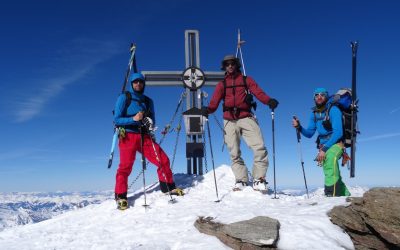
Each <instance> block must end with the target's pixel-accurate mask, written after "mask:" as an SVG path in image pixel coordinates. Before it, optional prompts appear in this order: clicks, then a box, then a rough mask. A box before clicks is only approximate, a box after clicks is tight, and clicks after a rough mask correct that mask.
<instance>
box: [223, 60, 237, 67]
mask: <svg viewBox="0 0 400 250" xmlns="http://www.w3.org/2000/svg"><path fill="white" fill-rule="evenodd" d="M224 66H225V67H228V66H236V62H235V61H229V62H226V63H224Z"/></svg>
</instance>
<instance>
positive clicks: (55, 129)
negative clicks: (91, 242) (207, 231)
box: [0, 0, 400, 191]
mask: <svg viewBox="0 0 400 250" xmlns="http://www.w3.org/2000/svg"><path fill="white" fill-rule="evenodd" d="M399 7H400V3H399V2H398V1H379V2H378V1H341V0H338V1H253V0H249V1H201V2H199V1H190V0H186V1H183V0H182V1H161V0H156V1H117V2H115V3H111V2H110V1H102V0H100V1H57V2H55V1H35V2H32V1H13V2H12V3H11V1H8V2H7V3H3V4H2V8H1V9H0V23H1V26H0V33H1V37H2V38H1V39H0V54H1V58H0V63H1V67H0V82H1V85H0V111H1V113H0V131H1V132H0V133H1V144H0V191H56V190H65V191H68V190H77V191H79V190H105V189H113V186H114V179H115V177H114V176H115V170H116V167H117V164H118V156H116V157H115V158H116V161H115V162H114V165H113V168H112V169H111V170H109V169H107V167H106V166H107V158H108V154H109V150H110V146H111V139H112V133H113V124H112V114H111V111H112V109H113V106H114V104H115V101H116V98H117V96H118V94H119V92H120V89H121V85H122V82H123V78H124V74H125V71H126V65H127V62H128V57H129V53H128V48H129V44H130V43H131V42H132V41H134V42H135V43H136V44H137V47H138V50H137V63H138V67H139V70H183V69H184V67H185V61H184V31H185V30H186V29H197V30H199V32H200V60H201V67H202V69H204V70H207V71H217V70H219V64H220V61H221V59H222V58H223V56H224V55H225V54H229V53H234V52H235V42H236V35H237V34H236V32H237V29H238V28H240V29H241V30H242V37H243V40H246V43H245V45H244V47H243V53H244V59H245V63H246V71H247V74H248V75H251V76H253V77H254V78H255V80H256V81H257V82H258V83H259V84H260V86H261V87H262V88H263V89H264V90H265V91H266V92H267V93H268V94H269V95H270V96H272V97H274V98H276V99H278V100H279V101H280V106H279V107H278V109H277V110H276V113H275V126H276V128H275V133H276V134H275V138H276V176H277V186H278V188H279V187H284V186H297V187H301V186H302V185H303V179H302V178H303V177H302V172H301V167H300V158H299V154H298V151H297V142H296V137H295V131H294V129H293V128H292V127H291V124H290V123H291V117H292V115H294V114H296V115H297V116H298V117H299V118H300V120H302V121H303V123H306V120H307V118H308V116H309V112H310V108H311V106H312V105H313V100H312V91H313V89H314V88H315V87H319V86H324V87H326V88H327V89H328V90H329V91H330V92H334V91H335V90H336V89H338V88H340V87H349V86H350V82H351V49H350V41H351V40H359V42H360V47H359V54H358V90H357V91H358V96H359V99H360V103H359V104H360V113H359V128H360V130H361V135H360V136H359V142H358V145H357V146H358V148H357V160H356V164H357V166H356V178H352V179H350V178H349V171H348V170H347V169H346V168H342V169H341V171H342V176H343V178H344V181H345V182H346V183H347V184H349V185H364V186H365V185H368V186H385V185H399V181H398V176H400V170H399V168H398V166H399V164H398V163H397V162H396V157H395V156H396V154H397V151H398V149H399V139H400V129H399V127H398V124H399V122H400V120H399V115H400V102H399V98H398V95H399V87H398V85H399V79H400V77H399V74H398V58H399V56H400V49H399V47H398V44H400V34H399V32H398V27H399V26H400V19H399V17H398V13H397V12H398V9H399ZM182 91H183V88H179V87H148V88H147V89H146V93H147V94H148V95H149V96H150V97H153V99H154V101H155V106H156V112H157V114H158V115H157V123H158V124H157V125H158V127H159V131H158V133H157V136H158V138H160V131H161V129H162V128H163V127H164V126H165V125H166V124H167V123H168V121H169V120H170V119H171V117H172V114H173V112H174V110H175V107H176V104H177V102H178V99H179V96H180V94H181V93H182ZM204 91H206V92H208V93H209V95H211V94H212V91H213V90H212V88H205V89H204ZM256 115H257V117H258V119H259V123H260V125H261V127H262V131H263V135H264V138H265V142H266V145H267V148H268V150H269V151H270V153H271V154H270V156H272V139H271V114H270V111H269V109H268V108H267V107H265V106H262V105H259V107H258V109H257V112H256ZM217 117H218V119H219V120H220V121H221V107H220V109H219V111H218V112H217ZM210 125H211V128H212V141H213V149H214V156H215V164H216V166H219V165H221V164H228V165H229V164H230V162H229V155H228V152H227V151H226V149H225V150H224V152H221V147H222V134H221V131H220V130H219V129H218V127H217V126H216V124H215V120H214V118H211V119H210ZM183 139H184V136H181V141H180V143H179V148H178V152H177V156H176V157H177V159H176V162H175V166H174V172H175V173H179V172H181V173H182V172H186V161H185V160H186V159H185V151H184V150H185V146H184V141H183ZM174 140H175V134H171V135H169V136H168V137H167V139H166V141H165V142H164V143H163V145H162V146H163V147H164V148H165V150H166V151H167V153H168V155H169V156H170V157H172V149H173V144H174ZM302 148H303V158H304V160H305V167H306V174H307V181H308V183H309V185H310V186H322V185H323V174H322V170H321V169H319V167H317V166H316V164H315V162H313V161H312V159H314V157H315V154H316V151H315V144H314V139H312V140H307V139H303V140H302ZM242 149H243V152H244V155H245V157H244V159H245V161H246V163H247V164H248V165H249V166H251V161H252V154H251V152H250V151H249V150H248V149H247V147H246V145H245V144H243V145H242ZM270 163H271V164H270V169H269V171H268V176H267V177H268V179H269V180H270V183H271V184H272V176H273V175H272V174H273V171H272V157H270ZM140 167H141V166H140V162H139V161H138V162H136V163H135V165H134V172H133V175H132V177H134V176H136V175H137V173H138V171H139V169H140ZM208 168H209V170H210V169H211V159H208ZM148 169H149V170H148V171H147V172H146V176H147V177H148V179H149V180H148V183H150V182H151V181H154V180H155V168H154V166H150V167H149V168H148Z"/></svg>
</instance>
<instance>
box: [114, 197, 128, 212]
mask: <svg viewBox="0 0 400 250" xmlns="http://www.w3.org/2000/svg"><path fill="white" fill-rule="evenodd" d="M128 208H129V204H128V200H126V199H118V200H117V209H118V210H126V209H128Z"/></svg>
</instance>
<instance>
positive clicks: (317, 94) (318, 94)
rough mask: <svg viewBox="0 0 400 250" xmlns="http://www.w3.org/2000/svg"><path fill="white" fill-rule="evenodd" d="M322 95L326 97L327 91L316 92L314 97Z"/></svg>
mask: <svg viewBox="0 0 400 250" xmlns="http://www.w3.org/2000/svg"><path fill="white" fill-rule="evenodd" d="M318 96H321V97H326V93H315V94H314V98H316V97H318Z"/></svg>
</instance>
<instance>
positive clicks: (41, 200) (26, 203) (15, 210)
mask: <svg viewBox="0 0 400 250" xmlns="http://www.w3.org/2000/svg"><path fill="white" fill-rule="evenodd" d="M113 196H114V194H113V191H102V192H50V193H38V192H32V193H29V192H12V193H0V231H2V230H4V229H5V228H8V227H14V226H17V225H25V224H29V223H37V222H40V221H44V220H47V219H50V218H52V217H54V216H56V215H59V214H62V213H64V212H66V211H69V210H73V209H79V208H82V207H86V206H88V205H90V204H99V203H101V202H103V201H104V200H107V199H112V198H113Z"/></svg>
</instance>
